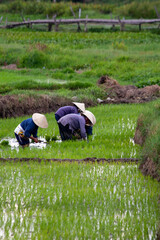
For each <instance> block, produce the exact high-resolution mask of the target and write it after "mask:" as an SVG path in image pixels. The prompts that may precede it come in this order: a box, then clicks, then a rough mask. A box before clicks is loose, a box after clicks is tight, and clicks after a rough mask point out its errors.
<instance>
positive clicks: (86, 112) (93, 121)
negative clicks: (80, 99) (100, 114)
mask: <svg viewBox="0 0 160 240" xmlns="http://www.w3.org/2000/svg"><path fill="white" fill-rule="evenodd" d="M82 114H83V115H84V116H86V117H87V118H88V119H89V120H90V122H91V123H92V125H94V124H95V123H96V118H95V116H94V114H93V113H92V112H90V111H88V110H85V111H84V112H83V113H82Z"/></svg>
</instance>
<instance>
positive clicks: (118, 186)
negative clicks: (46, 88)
mask: <svg viewBox="0 0 160 240" xmlns="http://www.w3.org/2000/svg"><path fill="white" fill-rule="evenodd" d="M0 176H1V177H0V181H1V183H2V184H1V185H0V198H1V201H0V205H1V207H0V222H1V231H0V237H1V238H3V239H14V240H16V239H17V240H19V239H24V240H25V239H29V238H30V239H141V240H146V239H155V236H156V228H157V225H158V223H157V222H158V218H159V214H160V209H159V206H158V195H159V191H160V186H159V184H158V183H157V182H156V181H153V180H151V179H150V178H146V177H144V176H142V174H141V173H140V172H139V171H138V170H137V166H136V165H128V164H127V165H121V164H113V165H108V164H102V165H97V164H95V165H94V164H76V163H72V164H69V163H63V164H58V163H41V164H39V163H36V162H35V163H33V162H30V163H7V162H6V163H3V164H2V163H1V166H0Z"/></svg>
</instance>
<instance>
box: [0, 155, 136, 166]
mask: <svg viewBox="0 0 160 240" xmlns="http://www.w3.org/2000/svg"><path fill="white" fill-rule="evenodd" d="M6 161H9V162H29V161H37V162H42V161H46V162H60V163H61V162H70V163H72V162H78V163H87V162H88V163H105V162H106V163H136V164H138V163H139V159H138V158H95V157H93V158H84V159H69V158H65V159H58V158H50V159H46V158H0V162H6Z"/></svg>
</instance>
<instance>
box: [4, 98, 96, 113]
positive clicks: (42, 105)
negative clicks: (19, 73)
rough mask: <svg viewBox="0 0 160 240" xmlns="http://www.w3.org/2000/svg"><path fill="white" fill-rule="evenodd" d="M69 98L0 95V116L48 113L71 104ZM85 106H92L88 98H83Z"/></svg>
mask: <svg viewBox="0 0 160 240" xmlns="http://www.w3.org/2000/svg"><path fill="white" fill-rule="evenodd" d="M72 101H73V100H71V99H68V98H65V97H59V96H48V95H39V96H35V97H33V96H26V95H18V96H17V95H5V96H2V95H0V118H8V117H19V116H24V115H31V114H33V113H34V112H39V113H50V112H55V111H57V109H58V108H60V107H62V106H65V105H73V104H72ZM85 105H86V107H89V106H94V105H95V104H94V103H93V102H92V101H90V100H87V99H86V100H85Z"/></svg>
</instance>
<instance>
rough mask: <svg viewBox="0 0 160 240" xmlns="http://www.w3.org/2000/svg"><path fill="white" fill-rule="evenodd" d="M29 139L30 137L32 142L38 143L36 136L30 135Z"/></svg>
mask: <svg viewBox="0 0 160 240" xmlns="http://www.w3.org/2000/svg"><path fill="white" fill-rule="evenodd" d="M30 139H32V140H33V141H34V142H36V143H38V138H35V137H32V136H30Z"/></svg>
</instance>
